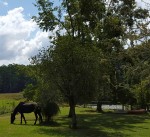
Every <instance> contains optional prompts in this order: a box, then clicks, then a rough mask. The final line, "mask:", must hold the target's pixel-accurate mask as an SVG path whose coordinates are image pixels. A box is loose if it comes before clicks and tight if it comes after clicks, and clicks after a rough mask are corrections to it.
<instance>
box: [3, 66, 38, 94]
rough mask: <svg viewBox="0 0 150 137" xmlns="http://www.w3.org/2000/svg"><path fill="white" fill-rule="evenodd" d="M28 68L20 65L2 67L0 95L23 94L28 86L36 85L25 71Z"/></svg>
mask: <svg viewBox="0 0 150 137" xmlns="http://www.w3.org/2000/svg"><path fill="white" fill-rule="evenodd" d="M28 67H29V66H25V65H19V64H9V65H2V66H0V93H17V92H22V91H23V89H24V88H25V87H26V85H28V84H29V83H35V81H34V79H33V78H31V77H30V76H28V75H27V73H26V71H25V70H26V69H27V68H28Z"/></svg>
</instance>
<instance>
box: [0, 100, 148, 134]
mask: <svg viewBox="0 0 150 137" xmlns="http://www.w3.org/2000/svg"><path fill="white" fill-rule="evenodd" d="M3 100H4V101H6V100H12V99H8V98H7V99H3ZM1 101H2V100H0V103H1ZM14 101H17V100H14ZM68 111H69V108H68V107H66V106H65V107H61V113H60V114H59V115H58V116H55V117H54V122H53V123H51V124H50V125H39V124H38V122H37V125H33V124H34V119H35V117H34V114H33V113H30V114H25V117H26V120H27V124H24V123H23V124H22V125H21V124H20V115H19V114H18V115H17V116H16V120H15V123H14V124H10V113H7V114H3V115H0V137H150V115H149V114H143V115H127V114H113V113H103V114H102V113H97V112H96V111H95V110H93V109H90V108H81V107H77V108H76V112H77V121H78V129H75V130H72V129H70V128H69V124H70V121H71V120H70V119H69V118H67V115H68Z"/></svg>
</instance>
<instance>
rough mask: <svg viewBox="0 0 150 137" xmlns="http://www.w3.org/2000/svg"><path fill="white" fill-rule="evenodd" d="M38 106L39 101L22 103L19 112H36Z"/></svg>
mask: <svg viewBox="0 0 150 137" xmlns="http://www.w3.org/2000/svg"><path fill="white" fill-rule="evenodd" d="M36 108H37V103H34V102H33V103H22V104H21V105H20V106H19V107H18V112H20V113H31V112H34V111H35V109H36Z"/></svg>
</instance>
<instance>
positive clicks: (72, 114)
mask: <svg viewBox="0 0 150 137" xmlns="http://www.w3.org/2000/svg"><path fill="white" fill-rule="evenodd" d="M69 106H70V110H69V116H68V117H71V118H72V121H71V124H70V127H71V128H72V129H76V128H77V119H76V113H75V101H74V97H73V96H70V97H69Z"/></svg>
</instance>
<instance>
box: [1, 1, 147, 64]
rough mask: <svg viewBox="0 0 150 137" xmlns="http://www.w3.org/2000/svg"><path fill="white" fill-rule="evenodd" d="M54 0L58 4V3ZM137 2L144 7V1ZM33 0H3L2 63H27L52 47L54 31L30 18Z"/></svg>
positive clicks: (35, 9) (33, 8)
mask: <svg viewBox="0 0 150 137" xmlns="http://www.w3.org/2000/svg"><path fill="white" fill-rule="evenodd" d="M53 1H54V2H55V4H56V5H57V4H58V2H59V0H53ZM87 1H88V0H87ZM137 1H138V5H140V6H141V5H142V6H144V3H142V1H143V0H137ZM144 1H145V2H149V1H150V0H144ZM33 3H35V0H0V66H1V65H8V64H13V63H16V64H25V65H27V64H29V63H30V62H29V58H30V57H31V56H34V55H36V54H37V53H38V52H39V49H41V48H42V47H47V46H49V39H48V36H49V35H54V34H52V32H42V30H40V29H39V27H38V26H37V24H36V23H35V22H33V20H32V19H31V17H32V16H34V15H37V13H38V11H37V8H36V7H35V6H34V5H33ZM149 3H150V2H149Z"/></svg>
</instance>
